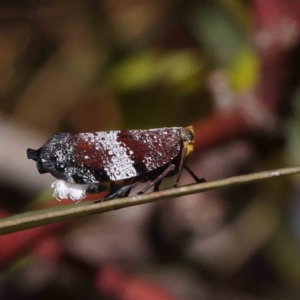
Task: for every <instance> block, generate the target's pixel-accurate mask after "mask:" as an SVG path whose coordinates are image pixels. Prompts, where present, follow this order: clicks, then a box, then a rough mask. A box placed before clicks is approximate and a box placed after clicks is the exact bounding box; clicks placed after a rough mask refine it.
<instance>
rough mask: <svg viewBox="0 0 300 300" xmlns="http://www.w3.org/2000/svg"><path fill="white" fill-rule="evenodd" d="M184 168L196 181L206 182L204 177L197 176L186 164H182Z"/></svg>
mask: <svg viewBox="0 0 300 300" xmlns="http://www.w3.org/2000/svg"><path fill="white" fill-rule="evenodd" d="M184 168H185V169H186V170H187V171H188V172H189V174H190V175H191V176H192V177H193V178H194V180H195V181H196V182H197V183H203V182H206V180H205V179H204V178H199V177H198V176H197V175H196V174H195V173H194V172H193V171H192V170H191V169H190V168H189V167H188V166H184Z"/></svg>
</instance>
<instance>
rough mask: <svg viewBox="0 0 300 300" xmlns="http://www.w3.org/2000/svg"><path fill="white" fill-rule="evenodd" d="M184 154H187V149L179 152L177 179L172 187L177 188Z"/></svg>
mask: <svg viewBox="0 0 300 300" xmlns="http://www.w3.org/2000/svg"><path fill="white" fill-rule="evenodd" d="M186 154H187V148H186V147H184V148H183V149H182V151H181V156H180V161H179V168H178V174H177V177H176V179H175V182H174V184H173V187H177V185H178V182H179V179H180V176H181V172H182V168H183V163H184V159H185V157H186Z"/></svg>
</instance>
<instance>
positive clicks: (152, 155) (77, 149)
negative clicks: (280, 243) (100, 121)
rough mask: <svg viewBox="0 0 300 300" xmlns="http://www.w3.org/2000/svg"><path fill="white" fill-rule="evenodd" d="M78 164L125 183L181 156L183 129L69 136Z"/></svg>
mask: <svg viewBox="0 0 300 300" xmlns="http://www.w3.org/2000/svg"><path fill="white" fill-rule="evenodd" d="M70 141H71V144H72V145H73V146H74V154H75V156H76V161H77V163H78V164H82V165H84V166H86V167H89V168H92V169H96V170H101V169H103V170H105V172H106V173H107V175H108V176H109V178H110V180H122V179H127V178H131V177H134V176H138V175H141V174H144V173H146V172H149V171H152V170H155V169H157V168H159V167H162V166H164V165H165V164H167V163H168V162H170V161H171V160H172V159H174V158H175V157H176V156H177V155H178V154H179V152H180V148H181V139H180V128H176V127H174V128H158V129H151V130H124V131H108V132H96V133H81V134H76V135H71V136H70Z"/></svg>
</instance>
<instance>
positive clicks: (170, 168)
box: [138, 164, 175, 195]
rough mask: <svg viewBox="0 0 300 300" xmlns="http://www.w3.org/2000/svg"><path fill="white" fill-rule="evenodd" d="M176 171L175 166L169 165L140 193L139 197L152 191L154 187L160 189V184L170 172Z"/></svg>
mask: <svg viewBox="0 0 300 300" xmlns="http://www.w3.org/2000/svg"><path fill="white" fill-rule="evenodd" d="M174 169H175V165H173V164H172V165H169V166H168V167H167V168H166V169H165V170H164V171H163V172H162V173H161V174H160V175H159V176H158V177H156V178H155V179H154V180H153V181H152V182H150V183H149V184H148V185H147V186H145V187H144V188H143V189H142V190H141V191H140V192H138V195H141V194H144V193H145V192H147V191H148V190H149V189H151V188H152V187H153V186H154V188H157V190H158V187H159V184H160V182H161V181H162V179H163V178H164V177H166V176H167V175H168V173H169V172H171V171H173V170H174Z"/></svg>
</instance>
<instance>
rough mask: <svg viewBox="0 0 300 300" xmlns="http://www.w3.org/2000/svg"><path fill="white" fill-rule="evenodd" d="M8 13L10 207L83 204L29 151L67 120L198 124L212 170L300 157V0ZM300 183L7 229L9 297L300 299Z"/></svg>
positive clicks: (0, 181) (13, 7)
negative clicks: (58, 186) (58, 196)
mask: <svg viewBox="0 0 300 300" xmlns="http://www.w3.org/2000/svg"><path fill="white" fill-rule="evenodd" d="M0 22H1V26H0V78H1V80H0V195H1V197H0V217H1V218H2V217H6V216H9V215H13V214H16V213H20V212H24V211H30V210H38V209H42V208H46V207H52V206H57V205H68V204H70V203H69V202H68V201H65V202H58V201H56V200H55V199H54V198H53V197H52V191H51V189H50V183H51V182H53V181H54V179H53V178H52V177H51V176H49V175H40V174H39V173H38V172H37V170H36V167H35V164H34V162H33V161H29V160H27V157H26V149H27V148H28V147H30V148H34V149H37V148H39V147H40V146H41V145H43V144H44V142H45V141H46V140H47V138H48V137H49V136H51V135H52V134H53V133H55V132H59V131H64V132H87V131H92V132H93V131H102V130H118V129H133V128H134V129H147V128H156V127H163V126H187V125H193V126H194V128H195V133H196V143H195V152H194V155H193V159H192V160H190V161H189V166H190V167H191V168H192V169H193V170H194V172H196V173H197V174H198V176H199V177H204V178H206V180H208V181H211V180H216V179H220V178H226V177H229V176H234V175H239V174H246V173H251V172H257V171H262V170H268V169H275V168H280V167H285V166H295V165H297V164H300V158H299V155H298V153H299V148H300V118H299V114H300V85H299V84H300V2H299V1H298V0H285V1H281V0H248V1H247V0H219V1H217V0H207V1H204V0H198V1H196V0H195V1H183V0H160V1H159V0H127V1H125V0H102V1H100V0H72V1H71V0H64V1H58V0H51V1H37V0H23V1H20V0H13V1H12V0H10V1H4V0H3V1H1V2H0ZM191 182H192V178H190V177H189V176H188V175H186V174H183V176H182V180H181V184H187V183H191ZM299 182H300V177H299V176H292V177H286V178H277V179H272V180H267V181H261V182H258V183H255V184H249V185H245V186H240V187H232V188H226V189H222V190H217V191H211V192H207V193H202V194H196V195H191V196H186V197H181V198H176V199H171V200H165V201H161V202H159V203H154V204H147V205H142V206H138V207H131V208H126V209H122V210H120V211H116V212H109V213H105V214H103V215H95V216H90V217H85V218H80V219H76V220H73V221H70V222H62V223H56V224H53V225H49V226H44V227H39V228H35V229H32V230H26V231H21V232H18V233H14V234H9V235H6V236H2V237H0V270H1V273H0V274H1V277H0V299H53V298H54V297H56V299H64V300H68V299H107V300H118V299H124V300H138V299H143V300H154V299H157V300H176V299H184V300H193V299H203V300H219V299H220V300H223V299H224V300H225V299H226V300H228V299H240V300H244V299H245V300H255V299H275V300H276V299H278V300H280V299H284V300H287V299H291V300H293V299H300V288H299V282H300V188H299ZM171 184H172V181H170V180H165V182H164V185H163V188H168V187H170V186H171ZM97 197H98V199H99V195H98V196H97ZM87 199H88V200H91V199H92V198H91V197H88V198H87ZM71 205H74V204H71Z"/></svg>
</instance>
